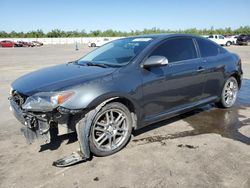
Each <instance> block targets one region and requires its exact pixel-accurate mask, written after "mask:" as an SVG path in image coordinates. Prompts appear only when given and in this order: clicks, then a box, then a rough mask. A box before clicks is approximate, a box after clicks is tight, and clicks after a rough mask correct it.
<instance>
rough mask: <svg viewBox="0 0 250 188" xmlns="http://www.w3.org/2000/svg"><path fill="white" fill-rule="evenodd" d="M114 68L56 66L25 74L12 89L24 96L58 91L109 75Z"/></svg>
mask: <svg viewBox="0 0 250 188" xmlns="http://www.w3.org/2000/svg"><path fill="white" fill-rule="evenodd" d="M114 71H115V68H111V67H107V68H103V67H98V66H80V65H77V64H74V63H70V64H63V65H57V66H53V67H48V68H45V69H41V70H38V71H35V72H32V73H29V74H26V75H24V76H22V77H20V78H18V79H17V80H15V81H14V82H13V83H12V88H13V89H14V90H17V91H18V92H20V93H22V94H24V95H27V96H29V95H32V94H34V93H37V92H48V91H60V90H63V89H65V88H69V87H74V86H76V85H80V84H82V83H84V82H86V81H89V80H94V79H97V78H100V77H103V76H105V75H108V74H111V73H112V72H114Z"/></svg>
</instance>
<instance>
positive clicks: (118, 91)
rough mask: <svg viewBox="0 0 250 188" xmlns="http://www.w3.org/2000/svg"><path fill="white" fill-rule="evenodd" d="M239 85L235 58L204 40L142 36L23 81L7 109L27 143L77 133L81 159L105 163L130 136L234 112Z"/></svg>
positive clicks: (15, 88) (15, 87) (15, 85)
mask: <svg viewBox="0 0 250 188" xmlns="http://www.w3.org/2000/svg"><path fill="white" fill-rule="evenodd" d="M55 72H56V74H55ZM241 78H242V68H241V60H240V58H239V57H238V55H236V54H233V53H230V52H228V51H227V50H226V49H224V48H222V47H221V46H219V45H217V44H216V43H214V42H212V41H210V40H208V39H205V38H202V37H197V36H192V35H177V34H176V35H147V36H140V37H130V38H123V39H119V40H116V41H112V42H110V43H108V44H106V45H103V46H102V47H100V48H97V49H96V50H94V51H92V52H90V53H89V54H87V55H86V56H84V57H83V58H81V59H79V60H77V61H74V62H71V63H67V64H63V65H58V66H54V67H50V68H47V69H42V70H39V71H36V72H33V73H30V74H27V75H24V76H23V77H21V78H19V79H17V80H16V81H14V82H13V83H12V90H11V91H10V95H11V96H10V104H11V109H12V111H13V113H14V115H15V116H16V118H17V119H18V120H19V121H20V122H21V123H23V124H24V125H25V126H26V129H27V130H29V132H30V133H29V134H27V135H26V136H27V137H28V136H31V137H32V138H34V136H37V135H40V136H42V137H43V138H46V143H47V142H50V132H49V131H50V127H53V128H56V127H57V128H58V129H60V127H61V126H64V127H67V130H69V131H76V132H77V134H78V138H79V142H80V148H81V151H82V155H83V156H84V157H86V158H89V157H90V153H93V154H94V155H97V156H107V155H111V154H113V153H115V152H117V151H119V150H120V149H122V148H123V147H124V146H125V145H126V143H127V142H128V141H129V138H130V136H131V132H132V130H133V129H139V128H141V127H143V126H146V125H150V124H152V123H155V122H158V121H161V120H164V119H166V118H169V117H173V116H175V115H178V114H181V113H184V112H187V111H189V110H191V109H195V108H197V107H199V106H201V105H205V104H209V103H216V104H217V105H218V106H221V107H223V108H229V107H231V106H233V105H234V103H235V101H236V97H237V93H238V90H239V88H240V86H241ZM28 139H29V138H28Z"/></svg>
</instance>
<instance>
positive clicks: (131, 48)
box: [78, 37, 153, 66]
mask: <svg viewBox="0 0 250 188" xmlns="http://www.w3.org/2000/svg"><path fill="white" fill-rule="evenodd" d="M152 40H153V38H151V37H148V38H142V37H133V38H124V39H119V40H115V41H112V42H110V43H108V44H105V45H103V46H101V47H100V48H97V49H96V50H94V51H93V52H90V53H89V54H87V55H86V56H84V57H83V58H81V59H80V60H79V61H78V64H86V62H94V63H100V64H106V65H113V66H122V65H125V64H127V63H129V62H130V61H131V60H132V59H133V58H134V57H135V56H136V55H137V54H139V53H140V52H141V51H142V50H143V49H144V48H145V47H146V46H147V45H148V44H149V43H150V42H151V41H152Z"/></svg>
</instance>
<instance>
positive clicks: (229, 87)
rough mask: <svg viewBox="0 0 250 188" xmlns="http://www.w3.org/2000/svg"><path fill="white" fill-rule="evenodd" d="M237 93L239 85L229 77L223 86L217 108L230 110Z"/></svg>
mask: <svg viewBox="0 0 250 188" xmlns="http://www.w3.org/2000/svg"><path fill="white" fill-rule="evenodd" d="M238 91H239V85H238V82H237V80H236V79H235V78H234V77H230V78H229V79H228V80H227V81H226V82H225V84H224V87H223V90H222V93H221V99H220V101H219V102H218V103H217V104H218V106H220V107H223V108H230V107H232V106H233V105H234V103H235V101H236V98H237V94H238Z"/></svg>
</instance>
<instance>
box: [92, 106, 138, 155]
mask: <svg viewBox="0 0 250 188" xmlns="http://www.w3.org/2000/svg"><path fill="white" fill-rule="evenodd" d="M107 119H108V120H107ZM132 124H133V121H132V116H131V113H130V111H129V110H128V108H127V107H126V106H125V105H123V104H121V103H118V102H112V103H108V104H106V105H105V106H104V107H103V108H102V109H101V110H100V111H99V112H98V113H97V114H96V115H95V117H94V119H93V121H92V125H91V128H90V133H89V147H90V151H91V152H92V153H93V154H94V155H96V156H101V157H103V156H108V155H112V154H114V153H116V152H118V151H119V150H121V149H122V148H123V147H124V146H125V145H126V144H127V143H128V141H129V139H130V136H131V131H132Z"/></svg>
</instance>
